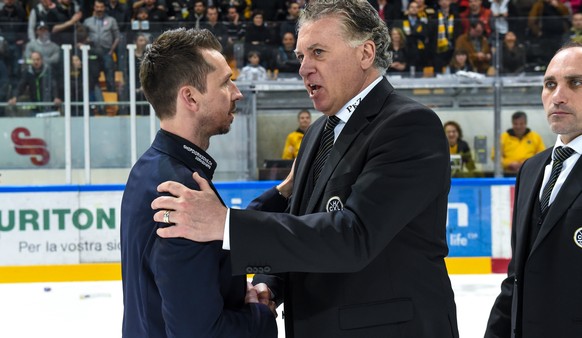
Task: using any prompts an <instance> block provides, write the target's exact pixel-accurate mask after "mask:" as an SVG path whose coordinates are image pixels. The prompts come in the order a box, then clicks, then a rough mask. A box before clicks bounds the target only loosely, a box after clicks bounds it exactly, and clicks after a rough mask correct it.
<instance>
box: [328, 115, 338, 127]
mask: <svg viewBox="0 0 582 338" xmlns="http://www.w3.org/2000/svg"><path fill="white" fill-rule="evenodd" d="M340 121H341V120H340V118H339V117H337V116H335V115H332V116H329V117H328V118H327V122H326V123H325V129H326V130H329V129H334V128H335V126H337V124H338V123H339V122H340Z"/></svg>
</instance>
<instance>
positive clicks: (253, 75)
mask: <svg viewBox="0 0 582 338" xmlns="http://www.w3.org/2000/svg"><path fill="white" fill-rule="evenodd" d="M247 56H248V64H247V65H246V66H244V67H243V68H242V70H241V71H240V75H239V77H238V80H240V81H265V80H267V79H268V75H267V70H266V69H265V67H263V66H261V65H260V62H261V54H260V53H259V52H258V51H255V50H252V51H250V52H249V53H248V54H247Z"/></svg>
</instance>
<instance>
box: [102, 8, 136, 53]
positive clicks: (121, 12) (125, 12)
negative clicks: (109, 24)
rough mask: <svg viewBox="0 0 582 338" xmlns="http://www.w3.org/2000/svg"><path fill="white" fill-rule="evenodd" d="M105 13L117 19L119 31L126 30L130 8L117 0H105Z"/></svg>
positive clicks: (129, 18) (129, 17) (129, 19)
mask: <svg viewBox="0 0 582 338" xmlns="http://www.w3.org/2000/svg"><path fill="white" fill-rule="evenodd" d="M105 14H107V15H109V16H110V17H112V18H114V19H115V21H117V26H119V31H121V32H125V31H126V30H127V26H128V25H129V22H130V21H131V10H130V9H129V8H127V6H126V5H125V4H122V3H120V2H119V0H109V1H106V4H105ZM124 48H125V46H124Z"/></svg>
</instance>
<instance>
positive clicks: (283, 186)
mask: <svg viewBox="0 0 582 338" xmlns="http://www.w3.org/2000/svg"><path fill="white" fill-rule="evenodd" d="M295 161H297V160H294V161H293V165H292V166H291V171H290V172H289V175H287V177H285V179H284V180H283V182H281V183H279V185H277V190H278V191H279V193H281V195H282V196H283V197H285V198H289V197H290V196H291V193H292V192H293V176H294V173H295Z"/></svg>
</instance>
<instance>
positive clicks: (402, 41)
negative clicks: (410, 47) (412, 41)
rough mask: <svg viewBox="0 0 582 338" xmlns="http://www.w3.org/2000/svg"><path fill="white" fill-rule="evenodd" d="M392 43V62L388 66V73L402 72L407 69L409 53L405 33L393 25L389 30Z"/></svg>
mask: <svg viewBox="0 0 582 338" xmlns="http://www.w3.org/2000/svg"><path fill="white" fill-rule="evenodd" d="M390 38H391V39H392V43H391V45H390V51H391V52H392V63H391V64H390V66H389V67H388V73H404V72H407V71H408V64H409V55H408V52H407V48H406V35H405V34H404V32H403V31H402V29H400V28H398V27H394V28H392V29H391V30H390Z"/></svg>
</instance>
